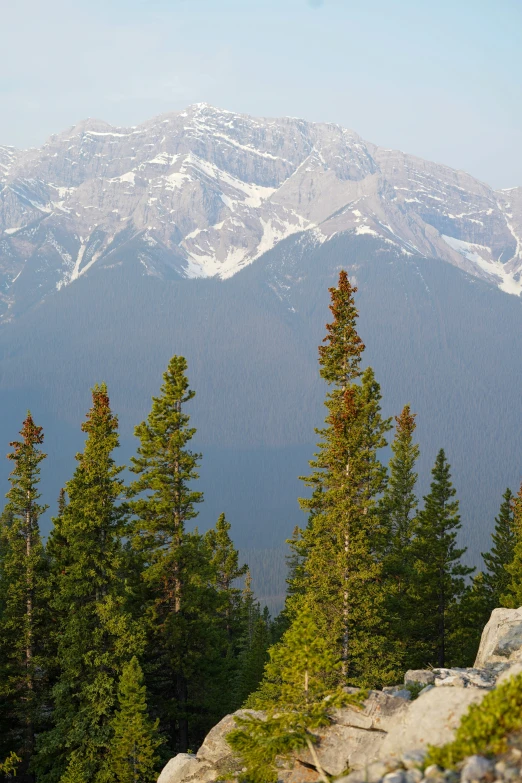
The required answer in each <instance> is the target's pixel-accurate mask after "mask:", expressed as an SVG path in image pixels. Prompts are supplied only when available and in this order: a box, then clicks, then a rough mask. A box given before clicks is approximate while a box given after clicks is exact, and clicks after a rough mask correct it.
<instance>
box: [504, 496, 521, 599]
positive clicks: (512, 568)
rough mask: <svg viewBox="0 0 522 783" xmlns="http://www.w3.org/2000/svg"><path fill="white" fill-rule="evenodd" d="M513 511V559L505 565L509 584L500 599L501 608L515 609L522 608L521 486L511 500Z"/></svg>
mask: <svg viewBox="0 0 522 783" xmlns="http://www.w3.org/2000/svg"><path fill="white" fill-rule="evenodd" d="M511 503H512V509H513V520H512V525H513V531H514V535H515V542H514V547H513V557H512V559H511V562H510V563H509V564H507V565H506V570H507V572H508V574H509V583H508V585H507V587H506V590H505V593H504V595H503V596H502V597H501V603H502V605H503V606H507V607H509V608H513V609H516V608H518V607H519V606H522V484H521V485H520V489H519V491H518V494H517V496H516V497H515V498H512V499H511Z"/></svg>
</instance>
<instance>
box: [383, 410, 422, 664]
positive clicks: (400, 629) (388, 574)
mask: <svg viewBox="0 0 522 783" xmlns="http://www.w3.org/2000/svg"><path fill="white" fill-rule="evenodd" d="M395 421H396V425H397V426H396V432H395V438H394V440H393V442H392V445H391V450H392V457H391V460H390V464H389V479H388V484H387V486H386V490H385V492H384V495H383V498H382V501H381V504H380V509H381V512H380V513H381V515H382V519H383V523H384V524H383V534H384V540H383V552H384V573H385V578H386V580H387V601H388V612H389V615H390V626H391V631H392V633H393V636H394V638H395V639H396V640H397V645H398V648H397V649H398V652H399V654H400V656H401V659H402V662H403V668H405V669H407V668H410V666H409V664H410V661H409V654H410V651H411V645H410V644H409V641H410V637H411V635H412V627H411V626H412V619H413V618H412V611H413V608H412V590H413V587H414V582H415V572H414V568H413V553H412V543H413V539H414V533H415V510H416V508H417V505H418V502H417V498H416V495H415V485H416V483H417V478H418V476H417V473H416V472H415V464H416V462H417V459H418V457H419V447H418V446H417V444H415V443H414V442H413V436H414V432H415V414H413V413H411V410H410V406H409V405H405V406H404V408H403V410H402V412H401V414H400V416H396V417H395Z"/></svg>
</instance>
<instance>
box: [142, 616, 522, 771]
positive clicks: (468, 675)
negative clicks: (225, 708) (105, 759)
mask: <svg viewBox="0 0 522 783" xmlns="http://www.w3.org/2000/svg"><path fill="white" fill-rule="evenodd" d="M521 672H522V607H521V608H520V609H495V610H494V611H493V612H492V614H491V618H490V620H489V622H488V624H487V625H486V627H485V628H484V631H483V633H482V639H481V642H480V648H479V651H478V654H477V659H476V661H475V666H474V667H473V668H469V669H457V668H453V669H427V670H419V671H409V672H407V673H406V675H405V678H404V684H401V685H397V686H393V687H388V688H384V689H383V690H382V691H370V693H369V695H368V698H367V700H366V701H365V703H364V707H363V709H361V710H358V709H353V708H351V707H347V708H344V709H340V710H337V711H336V713H335V715H334V722H333V723H332V725H330V726H328V727H327V728H325V729H323V730H321V731H318V732H317V734H318V736H319V737H320V741H319V743H318V745H317V748H316V751H317V756H318V758H319V761H320V763H321V766H322V767H323V769H324V770H325V771H326V772H327V774H329V775H331V776H332V777H336V778H338V781H337V783H377V782H378V781H383V782H384V783H422V782H423V781H424V782H425V783H443V781H448V783H457V781H459V780H462V781H463V783H472V782H473V781H482V780H483V781H485V783H493V781H504V780H505V781H514V780H517V779H521V778H522V770H521V766H522V752H521V751H520V750H518V749H517V748H512V749H511V750H510V751H509V753H507V754H505V755H504V756H503V757H502V758H500V759H497V760H496V761H491V760H489V759H486V758H484V757H482V756H471V757H470V758H468V759H467V760H466V761H465V762H464V764H463V766H462V769H461V770H460V771H459V772H455V771H449V770H446V771H445V770H442V769H440V768H439V767H436V766H431V767H428V768H426V769H423V766H424V765H423V762H424V757H425V754H426V748H427V746H428V745H436V746H441V745H444V744H446V743H447V742H450V741H451V740H452V739H453V737H454V734H455V730H456V728H457V727H458V725H459V723H460V719H461V718H462V716H463V715H464V713H465V712H466V711H467V710H468V708H469V707H470V705H472V704H475V703H478V702H480V701H482V699H483V698H484V696H485V695H486V693H488V692H489V691H491V690H492V689H493V688H495V687H496V686H497V685H498V684H500V683H501V682H503V681H505V679H507V678H508V677H511V676H513V675H514V674H520V673H521ZM412 685H418V686H421V690H420V693H419V695H418V697H417V698H416V699H412V693H411V690H410V689H408V688H407V687H406V686H410V687H411V686H412ZM234 714H235V715H239V714H241V711H239V712H238V713H234ZM233 728H235V721H234V715H227V716H226V717H225V718H223V720H222V721H220V723H218V724H217V726H215V727H214V728H213V729H212V731H211V732H210V733H209V734H208V735H207V737H206V738H205V741H204V742H203V745H202V746H201V748H200V749H199V751H198V752H197V754H195V755H192V754H187V753H179V754H178V755H177V756H174V758H172V759H171V760H170V761H169V763H168V764H167V765H166V767H165V768H164V769H163V771H162V773H161V775H160V777H159V779H158V783H213V782H214V781H217V780H218V779H219V780H224V779H229V780H233V779H234V778H235V777H236V775H237V769H238V763H237V760H236V759H235V757H234V755H233V754H232V751H231V749H230V747H229V745H228V743H227V741H226V739H225V737H226V735H227V734H228V732H229V731H231V730H232V729H233ZM347 771H349V774H346V772H347ZM279 779H280V781H281V783H312V782H313V781H317V780H318V774H317V771H316V769H315V766H314V764H313V760H312V759H311V757H310V754H309V752H308V751H307V750H303V751H299V752H297V753H296V754H295V756H294V757H293V758H292V759H291V761H290V762H288V763H287V764H286V765H285V766H283V767H281V772H280V776H279Z"/></svg>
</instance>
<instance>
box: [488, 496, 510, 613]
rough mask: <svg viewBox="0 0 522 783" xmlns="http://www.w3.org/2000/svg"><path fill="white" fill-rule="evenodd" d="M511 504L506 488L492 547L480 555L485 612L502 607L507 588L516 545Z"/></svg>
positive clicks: (496, 519) (496, 522) (493, 534)
mask: <svg viewBox="0 0 522 783" xmlns="http://www.w3.org/2000/svg"><path fill="white" fill-rule="evenodd" d="M513 504H514V496H513V493H512V492H511V490H510V489H509V487H508V488H507V489H506V491H505V492H504V494H503V496H502V503H501V504H500V510H499V512H498V515H497V516H496V517H495V529H494V531H493V533H492V536H491V541H492V547H491V549H490V551H489V552H483V553H482V558H483V560H484V565H485V566H486V568H485V570H484V573H483V574H482V585H483V590H484V594H485V598H486V607H487V612H492V611H493V609H495V608H497V607H499V606H502V596H504V595H505V594H506V592H507V590H508V588H509V583H510V574H509V571H508V566H510V565H511V563H512V562H513V556H514V552H515V545H516V532H515V527H514V519H513V512H514V508H513Z"/></svg>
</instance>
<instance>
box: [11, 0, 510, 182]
mask: <svg viewBox="0 0 522 783" xmlns="http://www.w3.org/2000/svg"><path fill="white" fill-rule="evenodd" d="M0 8H1V16H0V19H1V27H2V43H1V55H2V56H1V59H0V63H1V67H0V101H1V103H0V106H1V109H0V144H12V145H15V146H20V147H24V146H30V145H39V144H41V143H42V142H43V141H44V140H45V139H46V137H47V136H49V135H50V134H51V133H54V132H59V131H61V130H63V129H65V128H66V127H68V126H70V125H72V124H74V123H75V122H77V121H79V120H81V119H83V118H85V117H97V118H100V119H104V120H107V121H108V122H111V123H115V124H128V125H134V124H138V123H139V122H141V121H144V120H146V119H148V118H150V117H152V116H154V115H155V114H160V113H162V112H166V111H175V110H178V109H181V108H183V107H185V106H187V105H188V104H190V103H195V102H199V101H207V102H208V103H211V104H213V105H216V106H219V107H221V108H226V109H231V110H233V111H238V112H246V113H250V114H256V115H266V116H279V115H291V116H299V117H304V118H306V119H309V120H316V121H329V122H337V123H339V124H341V125H344V126H346V127H350V128H353V129H354V130H356V131H357V132H358V133H360V134H361V135H362V136H363V137H364V138H366V139H368V140H370V141H373V142H376V143H377V144H380V145H382V146H385V147H396V148H399V149H402V150H404V151H406V152H410V153H414V154H417V155H420V156H421V157H424V158H428V159H431V160H435V161H438V162H441V163H447V164H449V165H451V166H454V167H456V168H461V169H464V170H466V171H469V172H470V173H472V174H474V175H475V176H477V177H479V178H481V179H483V180H485V181H487V182H489V183H490V184H492V185H494V186H497V187H509V186H511V185H522V154H521V151H522V2H521V0H438V2H428V0H359V2H353V1H352V0H46V2H43V1H42V0H16V2H14V0H0Z"/></svg>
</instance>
